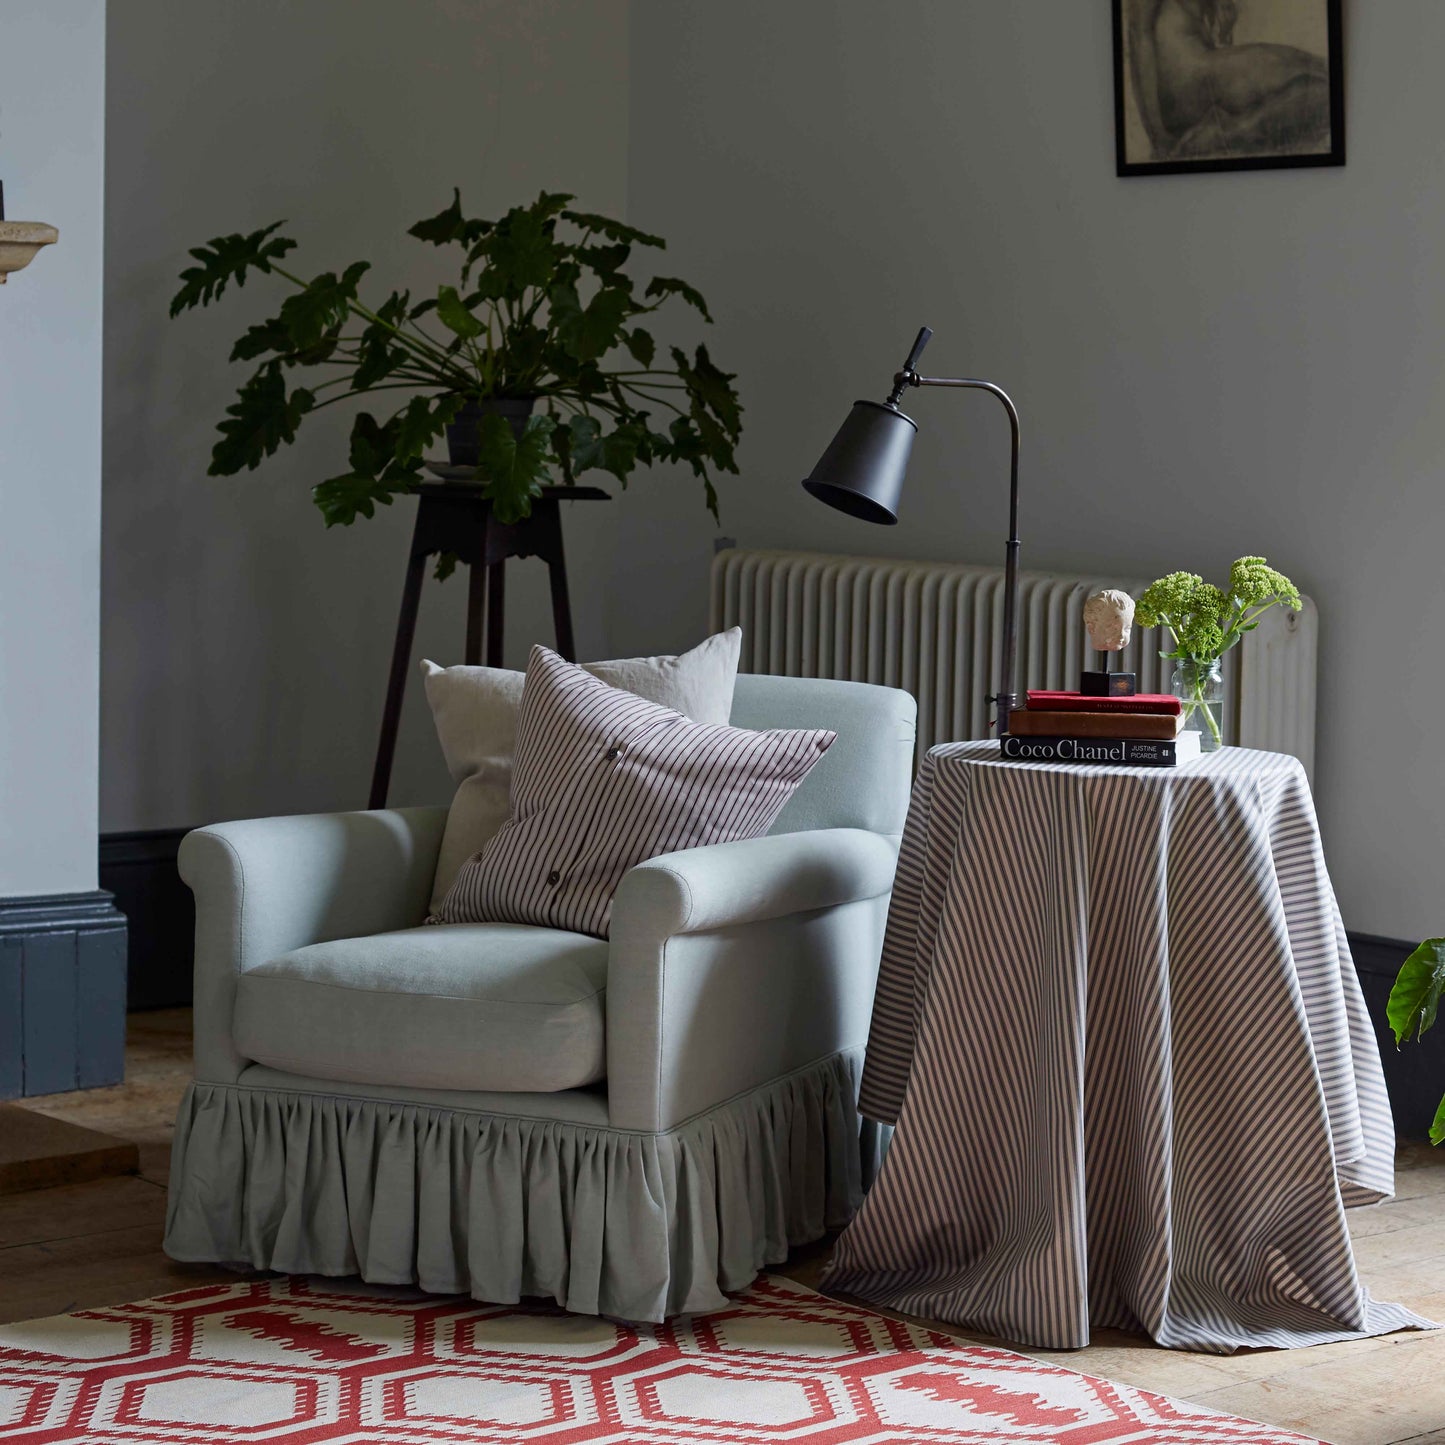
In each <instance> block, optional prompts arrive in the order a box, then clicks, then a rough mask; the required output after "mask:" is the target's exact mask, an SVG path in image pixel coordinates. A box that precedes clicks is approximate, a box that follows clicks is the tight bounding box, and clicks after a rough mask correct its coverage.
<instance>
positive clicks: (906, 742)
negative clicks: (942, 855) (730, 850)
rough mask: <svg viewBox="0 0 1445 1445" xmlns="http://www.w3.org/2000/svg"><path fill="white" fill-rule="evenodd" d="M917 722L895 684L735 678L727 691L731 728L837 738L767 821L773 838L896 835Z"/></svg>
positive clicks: (904, 811)
mask: <svg viewBox="0 0 1445 1445" xmlns="http://www.w3.org/2000/svg"><path fill="white" fill-rule="evenodd" d="M917 724H918V704H917V703H916V702H915V701H914V700H913V696H912V694H911V693H906V692H904V691H903V690H902V689H901V688H896V687H877V686H874V685H873V684H872V683H867V682H835V681H834V680H833V679H831V678H814V677H766V676H763V675H761V674H755V673H739V675H738V680H737V686H736V688H735V689H734V691H733V711H732V725H733V726H734V727H735V728H829V729H831V730H832V731H833V732H835V733H837V735H838V740H837V741H836V742H835V743H834V744H833V746H832V747H831V748H829V749H828V754H827V756H826V757H824V758H822V759H820V760H819V763H818V766H817V767H816V768H814V769H813V771H812V772H810V773H809V774H808V776H807V777H806V778H805V779H804V780H803V783H802V786H801V787H799V788H798V790H797V792H796V793H794V794H793V796H792V798H791V800H790V801H789V802H788V804H787V806H786V807H785V808H784V809H783V811H782V813H781V814H780V815H779V817H778V820H777V822H776V823H774V824H773V826H772V829H771V831H772V832H774V833H801V832H804V831H805V830H807V829H809V828H867V829H869V830H870V831H871V832H874V833H885V834H889V835H891V836H897V835H898V834H900V833H902V832H903V821H904V819H905V818H906V817H907V816H908V798H909V794H910V792H911V791H912V787H913V743H914V738H915V735H916V733H917Z"/></svg>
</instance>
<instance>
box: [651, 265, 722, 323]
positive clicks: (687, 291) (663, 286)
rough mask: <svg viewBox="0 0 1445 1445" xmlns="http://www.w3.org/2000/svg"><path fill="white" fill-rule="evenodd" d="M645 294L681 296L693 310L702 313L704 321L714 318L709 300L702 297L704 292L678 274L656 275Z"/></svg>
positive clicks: (664, 296)
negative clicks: (708, 304)
mask: <svg viewBox="0 0 1445 1445" xmlns="http://www.w3.org/2000/svg"><path fill="white" fill-rule="evenodd" d="M643 294H644V295H647V296H661V297H663V298H664V299H665V298H666V297H668V296H681V297H682V299H683V300H684V301H686V302H687V304H688V305H689V306H691V307H692V308H693V310H695V311H697V312H700V313H701V315H702V319H703V320H704V321H711V320H712V312H710V311H709V310H708V309H707V302H706V301H704V300H703V299H702V292H701V291H699V290H698V289H697V287H696V286H689V285H688V284H687V282H686V281H683V280H681V279H680V278H679V277H677V276H654V277H653V278H652V280H651V281H649V282H648V283H647V290H646V291H645V292H644V293H643Z"/></svg>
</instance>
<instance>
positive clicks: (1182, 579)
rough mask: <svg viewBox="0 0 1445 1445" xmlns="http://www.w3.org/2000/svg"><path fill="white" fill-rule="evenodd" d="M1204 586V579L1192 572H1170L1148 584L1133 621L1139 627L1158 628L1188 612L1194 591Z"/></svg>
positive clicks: (1135, 610)
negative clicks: (1170, 619) (1163, 623)
mask: <svg viewBox="0 0 1445 1445" xmlns="http://www.w3.org/2000/svg"><path fill="white" fill-rule="evenodd" d="M1202 586H1204V579H1203V578H1202V577H1200V576H1198V575H1196V574H1195V573H1193V572H1171V573H1170V574H1169V575H1168V576H1167V577H1161V578H1160V579H1159V580H1158V581H1157V582H1152V583H1150V584H1149V587H1148V589H1147V590H1146V591H1145V593H1144V595H1143V596H1142V597H1141V598H1140V599H1139V602H1138V605H1137V606H1136V607H1135V609H1134V620H1135V621H1136V622H1137V623H1138V624H1139V626H1140V627H1158V626H1159V624H1160V623H1161V622H1163V621H1165V620H1166V618H1170V617H1178V616H1180V615H1181V614H1182V613H1185V612H1187V611H1188V610H1189V602H1190V599H1191V598H1192V597H1193V595H1194V592H1195V589H1196V588H1199V587H1202Z"/></svg>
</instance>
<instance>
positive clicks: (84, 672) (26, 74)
mask: <svg viewBox="0 0 1445 1445" xmlns="http://www.w3.org/2000/svg"><path fill="white" fill-rule="evenodd" d="M104 106H105V4H104V0H6V4H5V7H4V16H3V31H0V179H3V180H4V182H5V196H6V211H7V214H8V215H9V216H10V218H11V219H12V220H16V221H48V222H50V224H51V225H53V226H56V227H58V228H59V230H60V241H59V243H58V244H57V245H54V246H50V247H47V248H46V249H45V250H43V251H41V252H40V254H39V255H38V256H37V257H36V258H35V260H33V261H32V262H31V264H30V266H29V267H28V269H26V270H24V271H21V272H19V273H17V274H16V275H13V276H12V277H11V278H10V280H9V281H8V282H7V283H6V284H5V286H4V287H3V288H0V619H3V621H0V897H3V896H23V895H25V894H40V893H69V892H80V891H84V890H87V889H92V888H94V887H95V832H96V787H97V784H96V736H97V728H98V719H97V689H98V674H99V647H100V642H99V605H100V472H101V466H100V380H101V300H100V298H101V289H100V288H101V201H102V195H101V184H102V164H103V151H104V134H105V133H104V121H105V114H104Z"/></svg>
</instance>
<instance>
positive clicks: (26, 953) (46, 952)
mask: <svg viewBox="0 0 1445 1445" xmlns="http://www.w3.org/2000/svg"><path fill="white" fill-rule="evenodd" d="M125 970H126V922H125V916H124V915H123V914H122V913H120V912H119V911H118V910H117V909H116V906H115V901H114V899H112V897H111V895H110V894H109V893H105V892H101V891H100V890H96V891H95V892H93V893H57V894H48V895H46V896H44V897H39V898H0V1099H14V1098H19V1097H22V1096H25V1095H31V1094H58V1093H63V1092H65V1091H66V1090H69V1089H93V1088H97V1087H99V1086H100V1085H102V1084H118V1083H119V1082H120V1081H121V1080H122V1079H123V1078H124V1077H125V1003H126V983H125Z"/></svg>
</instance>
